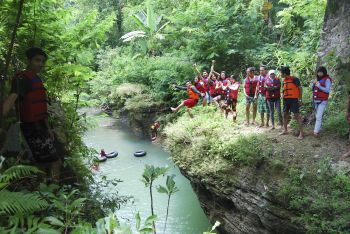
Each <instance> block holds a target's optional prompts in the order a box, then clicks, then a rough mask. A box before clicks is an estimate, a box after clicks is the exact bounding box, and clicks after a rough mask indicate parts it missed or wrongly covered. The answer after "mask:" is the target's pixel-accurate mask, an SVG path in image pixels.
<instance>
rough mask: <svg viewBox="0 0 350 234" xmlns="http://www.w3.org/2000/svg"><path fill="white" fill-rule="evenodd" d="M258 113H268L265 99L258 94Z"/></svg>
mask: <svg viewBox="0 0 350 234" xmlns="http://www.w3.org/2000/svg"><path fill="white" fill-rule="evenodd" d="M258 112H259V113H270V110H269V106H268V105H267V101H266V97H265V96H263V95H261V94H259V96H258Z"/></svg>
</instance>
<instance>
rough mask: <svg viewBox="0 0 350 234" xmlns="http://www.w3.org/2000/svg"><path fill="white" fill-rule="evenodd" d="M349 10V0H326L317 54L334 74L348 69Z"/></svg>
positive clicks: (349, 44) (349, 48) (349, 50)
mask: <svg viewBox="0 0 350 234" xmlns="http://www.w3.org/2000/svg"><path fill="white" fill-rule="evenodd" d="M349 12H350V1H349V0H328V4H327V9H326V14H325V21H324V26H323V31H322V34H321V40H320V47H319V52H318V56H319V63H320V64H325V65H327V66H329V67H330V66H332V67H333V68H334V73H335V74H336V75H338V74H342V73H344V72H347V71H349V70H350V13H349ZM347 78H349V77H348V76H347Z"/></svg>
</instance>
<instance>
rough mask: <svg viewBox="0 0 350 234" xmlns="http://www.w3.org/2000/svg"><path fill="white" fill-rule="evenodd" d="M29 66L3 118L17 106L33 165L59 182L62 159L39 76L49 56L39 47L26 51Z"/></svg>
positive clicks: (14, 88)
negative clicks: (55, 142)
mask: <svg viewBox="0 0 350 234" xmlns="http://www.w3.org/2000/svg"><path fill="white" fill-rule="evenodd" d="M26 56H27V59H28V66H27V69H25V70H24V71H22V72H19V73H17V74H16V75H15V77H14V78H13V80H12V88H11V93H10V95H9V96H8V97H7V99H6V100H5V102H4V105H3V110H2V111H3V115H4V116H6V115H7V114H8V112H9V111H10V110H11V109H12V108H13V107H14V106H16V111H17V114H18V116H19V120H20V122H21V124H20V126H21V131H22V133H23V136H24V138H25V140H26V141H27V144H28V146H29V148H30V150H31V152H32V154H33V158H34V162H33V163H34V164H35V165H37V166H38V167H39V168H43V169H44V170H48V171H50V173H51V178H52V179H53V180H54V181H58V180H59V176H60V169H61V164H62V163H61V159H60V157H59V156H58V154H57V151H56V149H55V146H54V134H53V131H52V130H51V127H50V126H49V123H48V117H49V114H48V106H47V104H48V99H47V93H46V89H45V87H44V83H43V81H42V80H41V78H40V77H39V75H38V74H40V73H41V72H42V70H43V69H44V66H45V63H46V60H47V54H46V53H45V52H44V51H43V50H42V49H40V48H36V47H33V48H30V49H28V50H27V51H26Z"/></svg>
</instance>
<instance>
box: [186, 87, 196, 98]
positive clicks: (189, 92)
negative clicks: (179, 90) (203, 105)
mask: <svg viewBox="0 0 350 234" xmlns="http://www.w3.org/2000/svg"><path fill="white" fill-rule="evenodd" d="M192 87H193V86H191V87H189V88H187V94H188V98H189V99H195V100H198V99H199V95H198V93H196V92H194V91H193V90H192Z"/></svg>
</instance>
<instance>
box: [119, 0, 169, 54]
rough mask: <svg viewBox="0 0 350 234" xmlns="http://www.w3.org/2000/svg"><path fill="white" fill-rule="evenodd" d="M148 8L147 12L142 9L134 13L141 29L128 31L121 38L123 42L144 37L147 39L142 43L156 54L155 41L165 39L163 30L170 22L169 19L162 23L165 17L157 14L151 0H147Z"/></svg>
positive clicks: (135, 20) (134, 18)
mask: <svg viewBox="0 0 350 234" xmlns="http://www.w3.org/2000/svg"><path fill="white" fill-rule="evenodd" d="M146 8H147V13H146V12H144V11H141V12H138V13H136V14H134V15H132V18H133V20H134V22H135V24H136V25H137V26H138V28H139V29H140V30H135V31H131V32H128V33H126V34H125V35H123V36H122V37H121V38H120V39H121V40H123V42H131V41H134V40H136V39H138V38H144V39H145V40H146V41H143V42H144V43H143V44H141V45H142V46H143V47H144V49H145V50H147V51H148V53H151V54H153V55H154V53H155V52H154V51H155V48H154V47H155V43H156V41H158V40H163V39H164V38H165V36H164V34H163V33H162V31H163V30H164V28H165V27H166V26H167V25H168V24H169V23H170V22H169V21H168V22H165V23H163V24H161V21H162V19H163V17H162V16H157V15H156V14H155V12H154V7H153V5H152V3H151V0H148V1H147V2H146Z"/></svg>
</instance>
